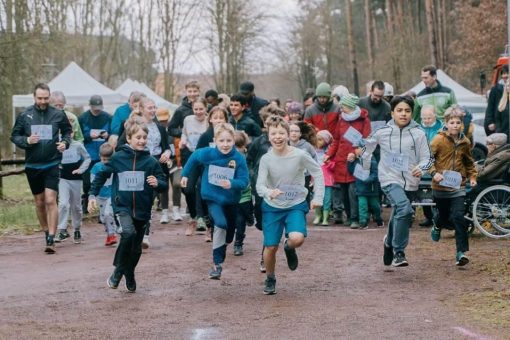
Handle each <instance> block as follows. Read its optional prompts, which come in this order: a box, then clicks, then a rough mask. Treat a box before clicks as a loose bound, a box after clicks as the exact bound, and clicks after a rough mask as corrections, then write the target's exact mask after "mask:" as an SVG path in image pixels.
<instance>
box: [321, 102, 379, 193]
mask: <svg viewBox="0 0 510 340" xmlns="http://www.w3.org/2000/svg"><path fill="white" fill-rule="evenodd" d="M360 110H361V113H360V116H359V118H358V119H356V120H353V121H351V122H348V121H346V120H344V119H343V118H342V116H340V118H339V119H338V123H337V125H336V129H335V133H334V134H333V143H331V145H330V147H329V149H328V152H327V155H328V156H329V158H331V160H333V162H335V169H334V171H333V174H334V176H335V183H352V182H354V181H355V180H356V178H354V176H353V175H351V174H350V173H349V171H348V170H347V155H348V154H350V153H354V150H355V147H354V146H353V145H352V143H351V142H349V141H348V140H347V139H345V138H344V135H345V133H346V132H347V130H348V129H349V128H350V127H352V128H354V129H356V130H357V131H358V132H359V133H361V135H362V137H363V138H367V137H368V136H369V135H370V132H371V129H372V127H371V125H370V120H369V119H368V111H367V110H365V109H360Z"/></svg>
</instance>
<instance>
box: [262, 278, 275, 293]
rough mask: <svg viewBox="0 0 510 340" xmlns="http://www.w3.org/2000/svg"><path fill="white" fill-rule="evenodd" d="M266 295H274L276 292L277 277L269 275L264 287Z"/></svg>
mask: <svg viewBox="0 0 510 340" xmlns="http://www.w3.org/2000/svg"><path fill="white" fill-rule="evenodd" d="M264 294H265V295H273V294H276V279H275V278H274V277H268V278H267V279H266V282H265V287H264Z"/></svg>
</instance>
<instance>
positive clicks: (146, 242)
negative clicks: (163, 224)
mask: <svg viewBox="0 0 510 340" xmlns="http://www.w3.org/2000/svg"><path fill="white" fill-rule="evenodd" d="M150 246H151V243H150V242H149V235H143V241H142V249H149V247H150Z"/></svg>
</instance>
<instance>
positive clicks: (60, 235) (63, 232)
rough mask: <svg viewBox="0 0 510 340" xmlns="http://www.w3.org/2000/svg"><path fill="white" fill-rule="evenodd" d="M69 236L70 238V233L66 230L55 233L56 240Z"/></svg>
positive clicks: (59, 240) (60, 240) (63, 239)
mask: <svg viewBox="0 0 510 340" xmlns="http://www.w3.org/2000/svg"><path fill="white" fill-rule="evenodd" d="M67 238H69V233H68V232H67V231H66V230H61V231H59V232H58V233H57V235H55V238H54V240H55V242H57V243H58V242H62V241H65V240H66V239H67Z"/></svg>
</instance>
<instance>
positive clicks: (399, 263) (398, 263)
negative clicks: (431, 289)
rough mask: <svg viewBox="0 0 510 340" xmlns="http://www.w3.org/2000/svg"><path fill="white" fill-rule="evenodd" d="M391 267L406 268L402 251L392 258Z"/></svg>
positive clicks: (406, 264)
mask: <svg viewBox="0 0 510 340" xmlns="http://www.w3.org/2000/svg"><path fill="white" fill-rule="evenodd" d="M391 265H392V266H393V267H406V266H408V265H409V263H407V260H406V255H405V254H404V252H403V251H399V252H397V253H396V254H395V257H393V262H392V263H391Z"/></svg>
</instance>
